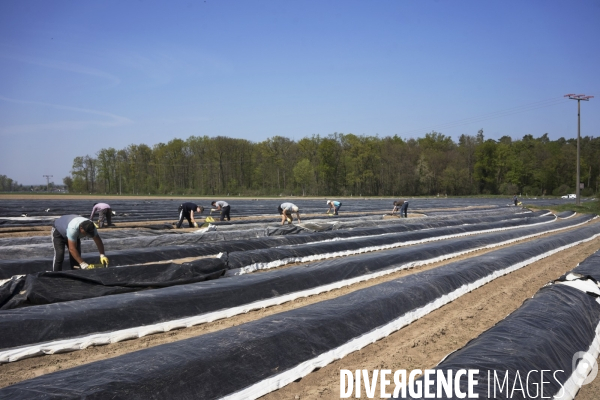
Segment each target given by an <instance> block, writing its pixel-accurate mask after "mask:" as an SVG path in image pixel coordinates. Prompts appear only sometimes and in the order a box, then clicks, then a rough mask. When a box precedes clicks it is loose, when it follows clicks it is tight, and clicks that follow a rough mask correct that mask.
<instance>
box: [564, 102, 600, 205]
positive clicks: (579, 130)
mask: <svg viewBox="0 0 600 400" xmlns="http://www.w3.org/2000/svg"><path fill="white" fill-rule="evenodd" d="M565 97H568V98H569V99H571V100H577V182H575V183H576V184H575V197H576V199H575V204H576V205H580V204H581V196H580V195H579V192H580V190H579V186H580V185H579V181H580V175H579V141H580V138H581V100H583V101H590V99H593V98H594V96H586V95H585V94H565Z"/></svg>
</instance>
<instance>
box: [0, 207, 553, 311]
mask: <svg viewBox="0 0 600 400" xmlns="http://www.w3.org/2000/svg"><path fill="white" fill-rule="evenodd" d="M552 219H554V217H553V216H548V217H538V218H522V219H513V220H509V221H501V222H495V223H488V224H485V226H482V224H474V225H461V226H458V227H450V228H440V229H436V230H433V231H432V230H420V231H416V232H407V233H400V234H392V235H384V236H371V237H367V238H359V239H349V240H343V241H339V240H336V241H329V242H323V243H317V244H304V245H302V246H292V247H278V248H268V249H265V250H262V251H261V250H255V251H252V250H251V251H245V252H232V253H229V255H228V256H227V257H224V259H226V260H227V261H226V263H223V262H222V261H219V265H220V266H221V267H220V268H221V269H223V270H224V269H232V268H241V267H244V266H247V265H249V264H252V263H254V262H258V261H260V262H267V261H273V260H279V259H282V258H286V257H291V256H296V257H299V256H301V255H315V254H325V253H332V252H335V251H343V250H350V249H361V248H366V247H369V246H378V245H384V244H389V243H398V242H406V241H410V240H418V239H423V238H431V237H437V236H443V235H448V234H452V233H464V232H472V231H478V230H481V229H493V228H499V227H510V226H516V225H521V224H526V223H535V222H544V221H551V220H552ZM546 229H549V228H546ZM467 246H470V244H467ZM455 247H456V245H453V246H452V247H447V246H446V247H443V248H442V250H438V249H428V250H427V251H424V252H422V251H420V250H418V253H421V254H422V255H425V256H431V255H432V254H434V255H441V254H443V251H446V249H449V248H455ZM419 249H420V248H419ZM407 260H415V258H414V257H412V256H408V257H407ZM212 262H213V261H210V260H209V259H201V260H197V261H196V262H195V263H194V264H195V267H197V268H200V266H201V265H202V264H203V263H208V264H210V263H212ZM345 262H346V261H344V263H345ZM161 265H163V266H165V265H164V264H157V265H153V266H147V265H142V266H132V267H127V268H107V269H105V270H98V269H95V270H91V271H69V272H56V273H53V272H47V273H43V272H42V273H36V274H30V275H25V276H23V277H19V278H15V277H13V278H12V281H11V282H10V283H7V284H5V285H3V286H0V309H10V308H15V307H18V306H24V305H35V304H49V303H56V302H60V301H68V300H80V299H85V298H92V297H98V296H104V295H107V294H117V293H125V292H127V291H131V290H125V289H122V288H117V287H113V288H106V287H104V286H107V285H110V286H136V287H137V286H141V287H149V286H154V287H163V286H172V285H175V284H182V283H190V282H193V281H190V282H180V283H171V279H172V278H171V275H172V273H171V272H170V271H167V272H165V273H164V275H161V274H160V271H161V269H160V268H161ZM185 265H189V264H185ZM383 265H387V264H379V266H383ZM146 268H147V269H148V271H146ZM165 268H167V266H165ZM170 268H171V269H178V270H184V269H185V267H181V266H180V267H177V264H172V265H171V266H170ZM130 269H131V271H129V270H130ZM360 269H362V268H360ZM114 270H117V271H118V272H111V271H114ZM116 274H118V276H119V280H118V282H117V283H115V282H114V281H112V280H111V281H109V283H106V282H105V281H104V280H102V279H98V277H99V276H107V277H110V278H113V275H116ZM139 274H140V275H143V276H148V275H150V276H152V277H154V276H157V278H158V277H160V276H164V277H166V278H167V282H166V283H165V284H163V285H160V284H159V281H158V279H154V280H153V281H152V282H153V283H152V284H146V285H140V284H138V281H139V279H138V275H139ZM347 274H349V271H347ZM127 277H129V279H130V280H131V282H130V283H129V284H128V281H127V280H126V278H127ZM73 279H75V282H76V283H77V284H75V283H74V281H73ZM197 281H200V280H197ZM24 288H26V289H24ZM138 290H139V289H138ZM38 291H39V292H38ZM51 292H55V293H57V294H56V295H54V296H53V295H51V294H50V293H51Z"/></svg>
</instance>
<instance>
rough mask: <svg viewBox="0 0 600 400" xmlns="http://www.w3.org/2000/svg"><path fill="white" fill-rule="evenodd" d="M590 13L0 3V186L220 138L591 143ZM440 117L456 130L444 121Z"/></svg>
mask: <svg viewBox="0 0 600 400" xmlns="http://www.w3.org/2000/svg"><path fill="white" fill-rule="evenodd" d="M599 73H600V2H599V1H597V0H589V1H581V0H569V1H567V0H563V1H553V0H538V1H521V0H519V1H512V0H508V1H507V0H502V1H479V0H477V1H460V0H454V1H441V0H440V1H428V0H424V1H408V0H394V1H366V0H365V1H348V0H344V1H306V0H302V1H281V0H278V1H274V0H273V1H253V0H244V1H227V0H223V1H215V0H206V1H203V0H200V1H185V2H181V1H168V2H167V1H161V2H157V1H146V0H140V1H106V0H103V1H60V0H52V1H32V0H19V1H16V0H5V1H2V2H0V76H1V78H0V147H1V149H2V150H1V157H0V174H3V175H7V176H9V177H11V178H13V179H16V180H17V181H19V183H22V184H37V183H44V182H45V179H44V178H43V177H42V175H44V174H51V175H53V176H54V177H53V181H54V182H56V183H62V178H63V177H65V176H67V175H68V174H69V171H70V168H71V165H72V162H73V158H74V157H76V156H80V155H81V156H83V155H86V154H89V155H95V153H96V152H97V151H98V150H100V149H101V148H107V147H115V148H117V149H120V148H124V147H126V146H128V145H129V144H140V143H145V144H148V145H154V144H156V143H159V142H168V141H169V140H171V139H173V138H182V139H186V138H188V137H189V136H192V135H196V136H202V135H208V136H217V135H224V136H230V137H236V138H246V139H249V140H252V141H262V140H264V139H266V138H268V137H272V136H275V135H281V136H287V137H290V138H293V139H296V140H298V139H300V138H302V137H306V136H310V135H313V134H321V135H327V134H330V133H333V132H341V133H354V134H359V135H360V134H365V135H375V134H378V135H380V136H388V135H394V134H398V135H400V136H402V137H404V138H409V137H420V136H423V135H424V134H425V133H426V132H430V131H432V130H436V131H438V132H441V133H443V134H446V135H449V136H452V137H453V138H457V137H458V136H459V135H460V134H462V133H467V134H472V135H474V134H476V133H477V131H478V130H479V129H483V130H484V132H485V135H486V137H490V138H496V139H497V138H499V137H501V136H503V135H509V136H512V137H514V138H521V137H522V136H523V135H525V134H532V135H534V136H536V137H537V136H540V135H542V134H544V133H548V134H549V135H550V137H551V138H552V139H557V138H559V137H561V136H563V137H575V136H576V135H577V104H576V102H575V101H568V100H566V99H564V98H562V96H563V95H565V94H568V93H576V94H581V93H584V94H588V95H595V96H596V99H592V100H591V101H589V102H582V134H583V135H591V136H598V135H599V134H600V75H599ZM456 121H459V122H458V123H456Z"/></svg>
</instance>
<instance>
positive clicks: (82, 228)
mask: <svg viewBox="0 0 600 400" xmlns="http://www.w3.org/2000/svg"><path fill="white" fill-rule="evenodd" d="M50 235H51V236H52V244H53V245H54V261H53V263H52V271H62V270H63V269H62V264H63V261H64V259H65V246H67V247H68V249H69V261H70V264H71V269H86V268H88V267H90V265H89V264H88V263H86V262H85V261H83V259H82V258H81V238H82V237H86V236H89V237H91V238H93V239H94V243H96V247H97V248H98V252H99V253H100V262H101V263H102V265H103V266H105V267H108V258H107V257H106V256H105V255H104V243H102V239H101V238H100V235H98V231H97V230H96V227H95V226H94V223H93V222H92V221H90V220H89V219H87V218H84V217H80V216H79V215H64V216H62V217H60V218H58V219H56V220H55V221H54V223H53V224H52V232H51V233H50ZM92 265H93V264H92Z"/></svg>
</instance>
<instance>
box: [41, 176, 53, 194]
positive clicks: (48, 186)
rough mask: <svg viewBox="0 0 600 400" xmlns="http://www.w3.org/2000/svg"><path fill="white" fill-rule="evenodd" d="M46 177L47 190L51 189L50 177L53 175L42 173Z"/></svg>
mask: <svg viewBox="0 0 600 400" xmlns="http://www.w3.org/2000/svg"><path fill="white" fill-rule="evenodd" d="M42 176H43V177H44V178H46V192H49V191H50V178H52V175H42Z"/></svg>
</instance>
